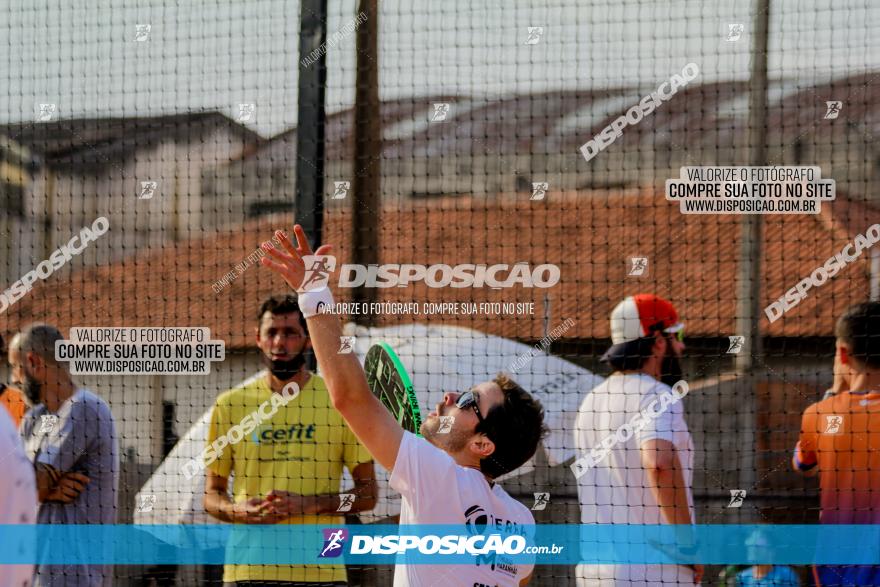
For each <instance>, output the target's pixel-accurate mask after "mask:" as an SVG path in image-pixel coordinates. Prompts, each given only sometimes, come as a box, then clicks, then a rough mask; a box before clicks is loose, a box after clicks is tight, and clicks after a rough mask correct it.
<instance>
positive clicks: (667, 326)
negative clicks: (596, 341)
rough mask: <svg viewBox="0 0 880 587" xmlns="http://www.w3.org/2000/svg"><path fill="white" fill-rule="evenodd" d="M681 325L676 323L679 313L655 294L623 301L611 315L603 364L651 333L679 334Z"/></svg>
mask: <svg viewBox="0 0 880 587" xmlns="http://www.w3.org/2000/svg"><path fill="white" fill-rule="evenodd" d="M683 328H684V324H683V323H682V322H681V321H679V318H678V311H677V310H676V309H675V306H673V305H672V303H671V302H669V301H668V300H664V299H663V298H661V297H659V296H656V295H654V294H636V295H634V296H630V297H628V298H626V299H624V300H623V301H622V302H620V303H619V304H617V305H616V306H615V307H614V310H612V311H611V344H612V346H611V348H609V349H608V351H607V352H606V353H605V354H604V355H603V356H602V360H603V361H604V360H608V359H613V358H615V357H618V356H623V355H625V354H627V352H626V351H627V350H630V348H629V347H630V344H629V343H631V342H634V341H637V340H639V339H641V338H645V337H647V336H653V334H654V332H657V331H658V330H659V331H662V332H666V333H670V334H674V333H676V332H679V331H681V330H682V329H683Z"/></svg>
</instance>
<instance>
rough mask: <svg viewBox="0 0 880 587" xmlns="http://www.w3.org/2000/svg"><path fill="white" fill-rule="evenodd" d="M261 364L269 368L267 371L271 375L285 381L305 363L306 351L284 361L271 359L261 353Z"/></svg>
mask: <svg viewBox="0 0 880 587" xmlns="http://www.w3.org/2000/svg"><path fill="white" fill-rule="evenodd" d="M263 364H264V365H266V367H268V368H269V372H270V373H272V375H274V376H275V377H277V378H278V379H280V380H281V381H287V380H288V379H292V378H293V376H294V375H296V374H297V373H299V370H300V369H302V366H303V365H305V364H306V353H305V351H303V352H301V353H300V354H298V355H297V356H295V357H294V358H292V359H288V360H286V361H283V360H280V359H276V360H272V359H270V358H269V357H267V356H266V354H265V353H263Z"/></svg>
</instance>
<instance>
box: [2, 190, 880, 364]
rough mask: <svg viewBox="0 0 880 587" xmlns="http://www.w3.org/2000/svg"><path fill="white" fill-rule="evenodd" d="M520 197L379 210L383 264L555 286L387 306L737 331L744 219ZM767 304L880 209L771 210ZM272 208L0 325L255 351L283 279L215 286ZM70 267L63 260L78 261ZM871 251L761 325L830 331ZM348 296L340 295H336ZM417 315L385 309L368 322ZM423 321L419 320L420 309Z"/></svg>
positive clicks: (405, 292)
mask: <svg viewBox="0 0 880 587" xmlns="http://www.w3.org/2000/svg"><path fill="white" fill-rule="evenodd" d="M527 197H528V196H527V195H523V194H519V195H509V197H508V196H505V197H499V198H494V199H491V200H485V199H480V200H477V199H475V198H470V197H468V198H460V197H456V198H445V199H441V200H438V201H436V202H431V203H407V204H401V205H399V206H392V205H389V206H386V207H385V208H384V209H383V210H382V224H381V229H380V237H381V243H382V244H381V257H380V258H381V262H382V263H401V264H402V263H416V264H425V265H431V264H436V263H443V264H448V265H456V264H462V263H474V264H480V263H485V264H493V263H506V264H511V265H512V264H514V263H516V262H519V261H527V262H529V263H530V264H531V265H532V267H534V266H535V265H537V264H541V263H555V264H557V265H559V267H560V269H561V275H562V278H561V281H560V283H559V285H557V286H555V287H553V288H550V289H546V290H545V289H537V288H536V289H525V288H521V287H519V286H517V287H515V288H513V289H510V290H491V289H488V288H484V289H472V288H466V289H453V288H445V289H432V288H428V287H427V286H426V285H425V284H424V283H421V284H419V285H416V286H410V287H407V288H390V289H380V290H378V294H379V296H380V300H381V301H401V302H412V301H417V302H437V301H457V302H465V301H468V302H470V301H474V302H483V301H488V302H502V301H508V302H510V301H514V302H534V303H535V306H534V314H533V315H528V316H506V317H497V316H490V317H486V316H476V317H474V316H464V315H453V316H450V315H446V316H440V315H435V316H431V317H430V318H429V319H430V321H432V322H437V323H443V324H450V325H461V326H468V327H472V328H477V329H480V330H484V331H487V332H489V333H491V334H497V335H501V336H506V337H512V338H523V339H526V338H533V339H537V338H540V337H541V336H543V316H544V311H545V309H544V297H545V295H548V296H549V300H550V304H551V308H550V311H551V316H552V323H551V328H552V327H553V326H556V325H558V324H560V323H562V322H563V321H564V320H566V319H567V318H571V319H573V320H574V321H575V324H574V326H573V327H572V328H571V329H570V330H568V331H567V332H566V333H565V337H566V338H569V337H575V338H605V337H608V336H609V332H608V314H609V312H610V311H611V308H612V307H613V306H614V305H615V304H616V303H617V302H618V301H619V300H620V299H621V298H622V297H624V296H626V295H630V294H634V293H638V292H640V291H654V292H656V293H657V294H659V295H662V296H665V297H668V298H669V299H671V300H673V301H674V302H675V303H676V305H677V306H678V307H679V308H680V311H681V313H682V315H683V319H684V320H685V321H686V322H687V329H688V334H689V335H692V336H727V335H729V334H732V333H733V328H734V316H735V302H734V298H735V294H736V269H737V258H738V251H739V228H738V222H739V218H740V217H738V216H733V215H721V216H714V215H681V214H680V213H679V212H678V207H677V205H675V204H672V203H669V202H667V201H666V200H665V199H664V198H663V195H662V193H658V192H656V191H655V190H652V189H643V190H629V191H619V190H611V191H594V192H583V191H581V192H571V193H563V194H559V193H554V194H551V195H550V196H548V198H547V199H545V200H543V201H530V200H528V199H527ZM764 220H765V223H764V224H765V230H764V251H763V260H764V264H763V271H764V284H763V292H762V298H761V301H762V308H763V307H764V306H765V305H766V304H767V303H768V302H769V301H771V300H772V299H776V298H778V297H779V296H781V295H783V294H784V292H785V291H786V290H788V289H789V288H791V287H793V286H794V285H795V284H796V283H797V282H798V281H799V280H800V279H802V278H803V277H805V276H808V275H809V274H810V273H811V272H812V271H813V270H814V269H815V268H816V267H818V266H820V265H822V264H823V263H824V262H825V260H826V259H828V258H829V257H831V256H832V255H833V254H834V253H835V252H836V251H838V250H840V248H841V247H843V246H844V245H845V244H846V243H847V242H850V241H851V240H852V238H853V237H854V236H855V235H856V234H858V233H864V231H865V230H866V229H867V228H868V227H869V226H870V225H872V224H874V223H878V222H880V210H878V209H877V208H873V207H870V206H867V205H865V204H863V203H860V202H853V201H850V200H848V199H847V198H845V197H844V196H843V195H840V194H839V195H838V200H837V201H836V202H833V203H831V204H830V205H829V204H826V205H825V206H823V212H822V214H821V215H816V216H810V215H772V216H765V217H764ZM289 222H290V221H289V217H287V216H284V215H275V216H271V217H263V218H259V219H256V220H254V221H251V222H249V223H246V224H244V225H242V226H241V227H238V228H236V229H234V230H231V231H226V232H221V233H216V234H209V235H208V236H206V237H200V238H195V239H193V240H189V241H184V242H180V243H176V244H174V245H166V246H165V247H164V248H157V249H150V250H143V251H141V252H139V253H138V254H136V255H134V256H132V257H129V258H127V259H125V260H123V261H121V262H119V263H116V264H113V265H109V266H102V267H97V268H90V269H85V270H79V271H75V272H74V273H72V274H69V273H67V272H66V271H65V270H62V271H59V272H58V274H56V275H53V276H51V277H50V278H49V280H48V281H47V282H40V283H38V284H37V285H36V286H35V287H34V289H33V290H32V291H31V292H30V293H28V294H27V295H26V296H25V297H24V298H23V299H21V300H19V301H18V302H17V303H16V304H14V305H13V306H12V307H11V308H9V309H8V310H7V312H6V313H4V314H2V315H0V333H4V334H8V333H10V332H12V331H14V330H16V329H18V328H19V327H20V326H21V325H22V324H24V323H27V322H31V321H36V320H42V321H48V322H52V323H55V324H57V325H59V326H61V327H64V328H68V327H70V326H123V325H125V326H207V327H210V328H211V331H212V334H213V335H214V336H215V337H220V338H223V339H224V340H226V344H227V347H228V348H241V347H247V346H250V345H251V344H252V343H251V340H252V328H253V326H254V322H255V313H256V308H257V307H258V305H259V303H260V302H261V301H262V299H263V298H264V297H266V296H268V295H270V294H272V293H278V292H285V291H286V286H284V285H283V284H282V283H280V282H279V280H278V279H276V278H275V276H274V275H273V274H271V273H270V272H269V271H268V270H266V269H264V268H262V267H255V266H252V264H249V266H248V267H247V268H245V270H244V273H243V274H242V275H240V276H238V277H237V278H236V279H234V280H233V281H232V282H231V284H230V285H228V286H227V287H225V288H223V289H222V290H221V291H220V292H219V293H215V292H214V291H213V289H212V284H214V283H215V282H217V281H218V280H219V279H221V277H222V276H223V275H224V274H226V273H229V272H231V271H233V268H234V267H235V266H236V265H237V264H239V263H241V262H242V261H243V260H244V259H245V258H246V257H247V256H248V255H250V254H251V253H253V252H254V250H255V249H256V248H257V247H258V246H259V243H260V241H262V240H267V239H269V238H271V236H272V230H273V229H275V228H281V227H288V228H289V227H290V223H289ZM350 225H351V217H350V212H348V211H333V212H328V213H327V217H326V219H325V226H324V234H325V238H324V241H325V242H330V243H333V244H335V245H336V255H337V259H338V262H339V263H348V262H351V243H350V238H348V237H347V236H346V235H347V234H348V233H349V230H350V229H349V227H350ZM635 255H640V256H646V257H648V258H649V260H650V261H649V270H648V275H647V277H645V278H635V277H627V275H626V272H627V268H628V261H627V259H628V257H630V256H635ZM75 263H76V261H74V262H73V263H72V264H73V265H74V266H76V265H75ZM869 266H870V261H869V260H868V255H867V254H863V255H862V257H860V258H859V259H858V260H856V261H855V262H853V263H852V264H851V265H849V266H847V267H846V268H844V269H843V270H842V271H841V272H840V273H839V274H838V275H837V276H836V277H835V278H833V279H832V280H831V281H830V282H828V283H826V284H825V285H823V286H822V287H820V288H817V289H814V290H812V291H811V292H810V294H809V297H807V298H806V299H805V300H804V301H803V302H802V303H800V305H798V306H797V307H796V308H794V309H792V310H791V311H789V312H788V313H787V314H786V315H785V316H783V317H782V318H781V319H779V320H778V321H776V322H774V323H773V324H770V323H769V322H768V321H767V319H766V318H765V317H763V316H762V321H761V325H762V328H763V329H764V331H765V332H766V333H767V334H768V335H771V336H791V337H805V336H831V335H832V331H833V324H834V319H835V317H836V316H838V315H839V314H840V313H841V311H842V310H843V309H844V308H845V307H846V306H848V305H849V304H851V303H854V302H857V301H861V300H864V299H867V296H868V290H869ZM349 295H350V294H349V290H345V291H343V292H340V291H339V290H338V289H337V291H336V299H337V301H344V300H345V299H347V297H348V296H349ZM408 320H410V317H407V316H404V317H399V316H382V317H381V319H380V320H379V322H378V324H377V325H390V324H395V323H399V322H405V321H408ZM418 320H425V318H424V317H423V316H422V317H419V318H418Z"/></svg>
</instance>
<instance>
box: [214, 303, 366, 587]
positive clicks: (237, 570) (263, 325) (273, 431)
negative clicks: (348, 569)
mask: <svg viewBox="0 0 880 587" xmlns="http://www.w3.org/2000/svg"><path fill="white" fill-rule="evenodd" d="M255 330H256V343H257V346H258V347H259V348H260V350H261V351H262V353H263V360H264V362H265V363H266V365H267V366H268V369H269V370H268V372H267V373H266V375H265V377H260V378H259V379H256V380H254V381H252V382H250V383H246V384H244V385H241V386H239V387H237V388H235V389H231V390H229V391H227V392H225V393H223V394H221V395H220V396H219V397H218V398H217V401H216V402H215V404H214V410H213V412H212V415H211V424H210V428H209V431H208V440H207V446H209V447H212V446H213V447H217V446H219V445H218V444H216V441H217V440H218V439H220V438H224V439H226V440H228V441H229V442H228V444H227V445H226V446H225V447H222V448H221V449H220V450H216V449H215V450H209V451H206V452H205V453H204V454H205V455H206V457H205V465H206V472H207V481H206V485H205V510H206V511H207V512H208V513H209V514H211V515H212V516H214V517H215V518H218V519H220V520H223V521H226V522H233V523H238V524H327V525H340V524H343V523H344V518H343V514H342V512H350V513H353V512H359V511H363V510H369V509H372V508H373V507H375V505H376V495H377V486H376V478H375V473H374V470H373V462H372V459H371V457H370V454H369V453H368V452H367V451H366V449H365V448H364V447H363V446H362V445H361V444H360V443H359V442H358V440H357V438H356V437H355V436H354V434H353V433H352V432H351V430H349V428H348V426H347V425H346V424H345V421H344V420H343V419H342V416H341V415H340V414H339V412H337V411H336V410H335V409H334V408H333V405H332V403H331V401H330V396H329V394H328V392H327V388H326V386H325V384H324V380H323V379H322V378H321V377H319V376H317V375H315V374H313V373H311V372H310V371H309V370H308V369H307V368H306V365H305V353H306V351H307V350H308V349H310V348H311V342H310V341H309V334H308V330H307V328H306V321H305V318H304V317H303V315H302V313H301V312H300V310H299V306H298V305H297V301H296V298H295V297H293V296H291V295H287V296H275V297H271V298H269V299H268V300H266V301H265V302H264V303H263V305H262V307H261V308H260V313H259V326H258V327H257V328H256V329H255ZM292 383H294V384H296V387H294V386H292V385H291V384H292ZM291 390H298V393H296V392H295V391H293V393H291ZM273 394H277V395H275V396H273ZM254 422H256V425H255V426H254ZM233 428H236V430H232V429H233ZM243 430H244V431H246V433H244V434H243V433H242V431H243ZM227 434H228V436H227ZM221 444H222V443H221ZM343 466H345V467H347V468H348V470H349V471H350V472H351V475H352V477H353V478H354V482H355V486H354V489H351V490H348V491H346V492H344V493H343V492H340V481H341V478H342V468H343ZM230 474H233V475H234V480H233V496H232V499H231V500H230V498H229V496H228V494H227V486H228V482H229V476H230ZM345 494H348V495H353V496H354V497H353V501H352V498H351V497H346V495H345ZM223 581H224V583H225V585H226V586H227V587H233V586H234V587H251V586H253V585H261V586H262V585H265V586H272V587H282V586H284V587H287V586H293V585H302V586H310V587H315V586H317V585H328V586H329V585H345V584H346V573H345V567H344V566H342V565H333V566H330V565H320V566H319V565H226V566H225V567H224V573H223Z"/></svg>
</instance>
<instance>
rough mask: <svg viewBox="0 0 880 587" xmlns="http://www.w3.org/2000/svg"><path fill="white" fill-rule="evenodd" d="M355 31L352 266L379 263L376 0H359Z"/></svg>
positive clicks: (360, 294)
mask: <svg viewBox="0 0 880 587" xmlns="http://www.w3.org/2000/svg"><path fill="white" fill-rule="evenodd" d="M358 19H360V20H363V23H362V24H361V25H360V27H359V28H358V29H357V78H356V88H357V89H356V90H355V103H354V183H353V192H354V197H353V198H352V227H351V229H352V235H353V236H352V256H353V259H354V263H356V264H360V265H372V264H378V263H379V226H380V218H381V214H380V208H381V205H382V199H381V194H380V190H381V165H380V162H381V153H382V135H381V124H380V122H381V115H380V112H379V31H378V28H379V27H378V20H379V8H378V0H360V2H359V3H358ZM377 299H378V297H377V291H376V289H375V288H370V287H365V286H361V287H358V288H356V289H355V290H354V292H352V301H354V302H360V303H371V302H375V301H376V300H377ZM353 318H354V320H355V321H356V322H357V323H358V324H360V325H362V326H371V325H373V324H374V323H375V318H374V316H373V314H372V313H370V312H362V313H360V314H357V315H355V316H354V317H353Z"/></svg>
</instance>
